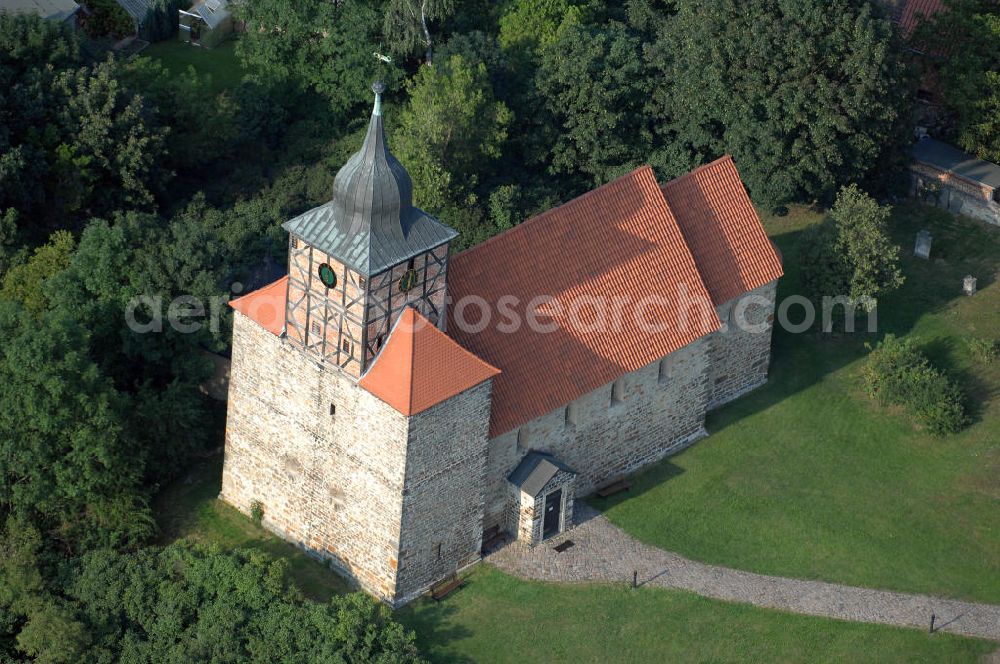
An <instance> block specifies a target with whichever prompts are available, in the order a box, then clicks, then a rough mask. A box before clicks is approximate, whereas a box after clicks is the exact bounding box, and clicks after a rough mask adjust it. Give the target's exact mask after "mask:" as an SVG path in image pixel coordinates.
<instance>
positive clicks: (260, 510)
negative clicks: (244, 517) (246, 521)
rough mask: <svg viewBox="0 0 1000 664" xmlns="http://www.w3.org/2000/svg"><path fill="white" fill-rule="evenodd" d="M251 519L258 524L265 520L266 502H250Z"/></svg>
mask: <svg viewBox="0 0 1000 664" xmlns="http://www.w3.org/2000/svg"><path fill="white" fill-rule="evenodd" d="M250 520H251V521H253V522H254V523H255V524H257V525H258V526H259V525H260V524H261V522H262V521H263V520H264V503H262V502H260V501H259V500H255V501H253V502H252V503H250Z"/></svg>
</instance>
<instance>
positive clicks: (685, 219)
mask: <svg viewBox="0 0 1000 664" xmlns="http://www.w3.org/2000/svg"><path fill="white" fill-rule="evenodd" d="M663 195H664V196H665V197H666V199H667V205H669V206H670V209H671V210H673V212H674V217H675V218H676V219H677V223H678V224H679V225H680V227H681V232H682V233H683V234H684V240H685V241H686V242H687V245H688V247H690V249H691V253H692V254H693V255H694V260H695V263H697V265H698V270H699V271H700V272H701V276H702V278H703V279H704V280H705V285H706V286H707V287H708V292H709V293H710V294H711V296H712V302H714V303H715V305H716V306H718V305H720V304H722V303H723V302H728V301H729V300H731V299H733V298H734V297H738V296H739V295H742V294H743V293H746V292H749V291H752V290H753V289H754V288H758V287H760V286H763V285H764V284H766V283H770V282H772V281H774V280H775V279H777V278H778V277H780V276H781V275H782V274H784V270H783V269H782V267H781V259H780V258H779V257H778V253H777V251H776V250H775V248H774V245H773V244H772V243H771V240H770V238H768V237H767V233H766V232H765V231H764V227H763V226H762V225H761V223H760V217H759V216H757V210H756V209H754V206H753V203H751V202H750V197H749V196H748V195H747V191H746V188H745V187H744V186H743V181H742V180H741V179H740V174H739V172H738V171H737V170H736V165H735V164H734V163H733V159H732V157H729V156H725V157H723V158H722V159H718V160H716V161H713V162H712V163H710V164H706V165H704V166H702V167H700V168H697V169H695V170H693V171H691V172H690V173H687V174H686V175H682V176H681V177H679V178H677V179H676V180H671V181H670V182H667V183H666V184H664V185H663Z"/></svg>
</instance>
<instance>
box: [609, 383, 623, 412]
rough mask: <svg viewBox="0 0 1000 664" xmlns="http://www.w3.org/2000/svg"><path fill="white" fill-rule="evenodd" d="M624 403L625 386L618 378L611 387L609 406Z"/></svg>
mask: <svg viewBox="0 0 1000 664" xmlns="http://www.w3.org/2000/svg"><path fill="white" fill-rule="evenodd" d="M624 401H625V384H624V381H623V380H622V379H621V378H619V379H618V380H616V381H615V382H614V383H613V384H612V385H611V405H612V406H620V405H621V404H622V402H624Z"/></svg>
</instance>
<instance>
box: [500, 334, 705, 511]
mask: <svg viewBox="0 0 1000 664" xmlns="http://www.w3.org/2000/svg"><path fill="white" fill-rule="evenodd" d="M708 361H709V360H708V343H707V339H706V338H702V339H699V340H697V341H695V342H693V343H691V344H689V345H687V346H685V347H684V348H680V349H678V350H677V351H675V352H673V353H671V354H670V355H668V356H667V357H665V358H663V359H662V360H658V361H656V362H653V363H652V364H649V365H647V366H645V367H643V368H641V369H639V370H637V371H634V372H632V373H629V374H626V375H624V376H622V377H621V378H620V379H619V380H621V381H623V385H622V387H623V397H624V398H623V399H622V400H621V403H616V404H614V405H612V403H611V401H612V399H611V397H612V389H613V388H612V384H608V385H605V386H602V387H600V388H598V389H596V390H594V391H593V392H590V393H588V394H585V395H583V396H582V397H580V398H579V399H577V400H576V401H575V402H573V414H574V418H573V420H574V421H573V422H567V419H566V408H559V409H557V410H555V411H553V412H551V413H549V414H547V415H543V416H542V417H539V418H537V419H535V420H532V421H531V422H528V423H527V424H525V425H524V426H522V427H521V428H520V429H518V430H514V431H510V432H507V433H504V434H502V435H500V436H497V437H496V438H494V439H492V440H490V441H489V447H488V462H487V470H486V478H487V482H488V485H487V498H486V518H485V521H484V524H483V527H484V528H487V529H488V528H491V527H493V526H500V527H501V528H503V529H505V530H509V529H510V524H509V518H508V517H507V516H505V507H506V506H507V501H508V497H509V495H510V493H509V489H508V487H509V482H507V476H508V475H509V474H510V473H511V471H513V470H514V468H515V467H517V464H518V463H520V461H521V459H522V458H523V457H524V456H525V455H526V454H527V453H528V452H529V451H531V450H538V451H542V452H549V453H550V454H552V455H554V456H555V457H556V458H558V459H559V460H561V461H563V462H564V463H566V464H567V465H568V466H569V467H570V468H572V469H573V470H575V471H576V472H577V479H576V488H575V493H576V496H585V495H587V494H589V493H591V492H592V491H593V490H594V489H596V488H597V487H599V486H601V485H603V484H606V483H607V482H609V481H611V480H613V479H615V478H618V477H621V476H623V475H627V474H629V473H632V472H635V471H636V470H638V469H640V468H642V467H643V466H646V465H648V464H650V463H653V462H654V461H658V460H660V459H662V458H663V457H665V456H667V455H668V454H670V453H672V452H674V451H677V450H679V449H681V448H682V447H684V446H685V445H688V444H690V443H692V442H694V441H695V440H697V439H698V438H701V437H702V436H704V435H705V410H706V407H707V404H708V396H709V395H708ZM661 363H662V367H661Z"/></svg>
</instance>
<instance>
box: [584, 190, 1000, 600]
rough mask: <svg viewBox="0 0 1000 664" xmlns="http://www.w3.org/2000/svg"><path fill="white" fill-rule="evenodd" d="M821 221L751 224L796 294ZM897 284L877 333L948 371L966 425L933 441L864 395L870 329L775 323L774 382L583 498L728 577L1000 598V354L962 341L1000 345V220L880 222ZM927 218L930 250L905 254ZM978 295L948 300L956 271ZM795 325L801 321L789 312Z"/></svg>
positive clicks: (786, 289)
mask: <svg viewBox="0 0 1000 664" xmlns="http://www.w3.org/2000/svg"><path fill="white" fill-rule="evenodd" d="M817 219H818V215H816V214H814V213H810V212H808V211H805V210H793V212H792V214H790V215H789V216H788V217H785V218H771V219H766V220H765V223H766V225H767V226H768V230H769V232H770V233H771V235H772V237H774V239H775V240H776V241H777V243H778V245H779V246H780V247H781V250H782V252H783V254H784V257H785V265H786V266H787V267H788V272H789V274H788V275H787V276H786V277H785V278H784V279H783V280H782V282H781V287H780V294H781V295H789V294H792V293H795V292H797V282H798V274H797V257H796V254H797V246H796V244H797V241H798V238H799V237H800V236H801V230H802V229H803V228H804V227H806V226H808V225H809V224H812V223H815V222H816V221H817ZM893 224H894V233H895V234H896V239H897V241H898V242H899V243H900V244H901V245H902V247H903V256H904V259H903V266H904V270H905V273H906V277H907V283H906V285H905V286H904V288H903V289H902V291H901V292H899V293H896V294H894V295H892V296H890V297H888V298H886V300H885V301H884V302H883V303H882V307H881V309H880V311H879V319H878V323H879V332H880V333H884V332H895V333H897V334H907V335H910V336H912V337H914V338H916V339H918V340H919V343H920V344H921V345H922V347H923V348H924V349H925V351H926V352H927V353H928V354H929V355H930V356H931V358H932V359H933V360H934V361H935V362H937V363H938V364H940V365H941V366H943V367H945V368H947V369H948V370H949V371H951V372H953V373H954V374H955V375H956V376H958V377H959V378H960V379H961V381H962V383H963V384H964V385H965V386H966V389H967V391H968V393H969V396H970V402H971V404H972V406H973V415H974V418H975V422H974V424H973V425H972V426H971V427H970V428H968V429H967V430H966V431H964V432H962V433H961V434H959V435H955V436H950V437H944V438H937V437H934V436H930V435H927V434H925V433H923V432H920V431H917V430H915V429H914V428H913V426H911V425H910V424H909V422H908V421H907V420H906V419H905V417H904V416H902V415H901V414H900V413H887V412H885V411H882V410H880V409H879V408H877V407H876V406H874V405H873V404H872V403H870V402H869V401H868V400H867V398H866V397H865V395H864V394H863V392H862V391H861V389H860V381H859V375H858V374H859V370H860V368H861V366H862V363H863V358H864V356H865V354H866V352H867V351H866V349H865V347H864V343H865V341H870V340H871V337H870V336H869V335H847V336H845V335H839V336H837V337H834V338H830V337H825V338H820V337H819V336H817V335H815V334H803V335H792V334H788V333H784V332H780V331H778V332H776V334H775V339H774V358H773V364H772V371H771V380H770V382H769V383H768V385H767V386H766V387H764V388H762V389H761V390H758V391H757V392H755V393H753V394H751V395H748V396H746V397H744V398H743V399H741V400H739V401H737V402H735V403H733V404H731V405H729V406H727V407H725V408H723V409H722V410H721V411H719V412H717V413H714V414H713V415H711V416H710V418H709V421H708V429H709V431H710V433H711V436H710V437H709V438H707V439H705V440H703V441H701V442H699V443H698V444H697V445H695V446H693V447H692V448H690V449H689V450H687V451H685V452H683V453H682V454H679V455H677V456H675V457H672V458H670V459H668V460H666V461H664V462H662V463H660V464H658V465H657V466H655V467H653V468H652V469H651V470H649V471H648V472H646V473H644V474H642V475H640V476H639V477H637V478H636V482H635V483H634V486H633V488H632V490H631V492H629V493H627V494H621V495H619V496H616V497H615V498H613V499H610V500H594V504H595V505H596V506H597V507H598V508H600V509H602V510H604V511H605V513H606V514H607V516H608V517H609V518H610V519H611V520H612V521H613V522H614V523H616V524H618V525H619V526H621V527H623V528H624V529H626V530H627V531H629V532H630V533H632V534H634V535H635V536H637V537H639V538H640V539H642V540H644V541H646V542H649V543H652V544H655V545H657V546H660V547H663V548H666V549H670V550H673V551H677V552H679V553H682V554H684V555H687V556H689V557H691V558H694V559H697V560H702V561H706V562H711V563H717V564H722V565H728V566H731V567H736V568H740V569H746V570H752V571H755V572H763V573H767V574H777V575H783V576H793V577H799V578H808V579H824V580H828V581H836V582H841V583H847V584H852V585H860V586H869V587H878V588H891V589H895V590H903V591H911V592H924V593H934V594H940V595H950V596H955V597H962V598H968V599H973V600H979V601H985V602H994V603H997V602H1000V399H998V395H1000V362H995V363H994V364H993V365H992V366H982V365H981V364H980V363H978V361H977V360H975V359H974V358H973V356H972V355H971V354H970V352H969V351H968V350H967V349H966V346H965V339H966V338H967V337H968V336H983V337H992V338H1000V284H997V283H995V280H996V277H997V266H998V265H1000V229H995V228H989V227H986V226H985V225H984V224H980V223H977V222H974V221H972V220H968V219H962V218H957V217H953V216H951V215H949V214H946V213H943V212H941V211H939V210H936V209H933V208H926V207H922V206H917V205H914V204H907V205H904V206H901V207H900V208H899V209H898V210H897V212H896V214H895V215H894V219H893ZM925 226H926V227H930V228H931V229H932V230H933V232H934V236H935V240H934V248H933V250H932V258H931V260H930V261H921V260H919V259H915V258H913V257H912V247H913V239H914V235H915V233H916V231H917V230H918V229H920V228H922V227H925ZM969 273H971V274H974V275H976V276H977V277H978V278H979V285H980V289H981V290H980V292H979V293H978V294H977V295H976V296H975V297H971V298H969V297H964V296H962V295H961V281H962V277H963V276H964V275H966V274H969ZM796 320H798V319H797V318H796Z"/></svg>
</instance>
